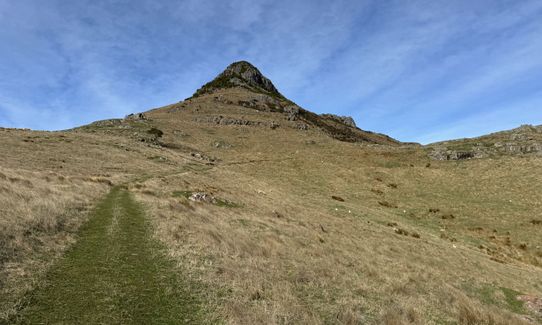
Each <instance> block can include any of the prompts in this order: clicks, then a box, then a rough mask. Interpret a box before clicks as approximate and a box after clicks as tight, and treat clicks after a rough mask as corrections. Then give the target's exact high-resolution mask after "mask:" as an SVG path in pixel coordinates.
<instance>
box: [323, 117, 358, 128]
mask: <svg viewBox="0 0 542 325" xmlns="http://www.w3.org/2000/svg"><path fill="white" fill-rule="evenodd" d="M321 116H322V117H324V118H327V119H331V120H335V121H337V122H340V123H342V124H344V125H347V126H350V127H353V128H357V126H356V122H355V121H354V119H353V118H352V117H351V116H340V115H335V114H322V115H321Z"/></svg>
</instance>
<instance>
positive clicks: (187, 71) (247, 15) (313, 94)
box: [0, 0, 542, 142]
mask: <svg viewBox="0 0 542 325" xmlns="http://www.w3.org/2000/svg"><path fill="white" fill-rule="evenodd" d="M541 34H542V3H540V2H539V1H536V0H526V1H521V2H517V1H497V2H495V1H489V0H482V1H476V2H475V3H473V2H472V1H453V2H450V1H443V0H442V1H427V0H417V1H398V0H392V1H384V2H383V1H370V0H366V1H346V0H340V1H333V2H329V1H321V0H318V1H271V0H261V1H249V0H234V1H227V2H225V1H213V0H198V1H196V0H185V1H180V2H179V1H150V0H138V1H89V0H84V1H77V2H65V1H61V0H52V1H48V2H47V3H43V2H36V1H30V0H20V1H17V2H14V1H12V2H10V1H0V41H1V42H0V53H1V54H0V75H2V78H1V79H0V125H6V126H17V127H32V128H39V129H61V128H67V127H72V126H75V125H78V124H83V123H88V122H91V121H93V120H96V119H103V118H110V117H117V116H122V115H124V114H127V113H129V112H133V111H142V110H145V109H149V108H152V107H157V106H160V105H166V104H168V103H171V102H175V101H178V100H181V99H183V98H185V97H187V96H189V95H190V94H191V93H192V92H193V91H194V90H195V89H197V88H198V87H199V86H200V85H201V84H203V83H204V82H206V81H208V80H209V79H211V78H212V77H214V75H216V74H217V73H218V72H219V71H220V70H221V69H223V68H224V67H225V66H226V65H227V64H229V63H231V62H232V61H234V60H239V59H247V60H249V61H252V62H253V63H255V64H256V65H257V66H258V67H260V68H261V70H262V71H263V72H264V73H266V74H267V75H268V76H269V77H270V78H271V79H272V80H273V81H274V82H275V84H276V85H277V86H278V87H279V89H280V90H281V91H282V92H283V93H284V94H286V95H287V96H289V97H290V98H292V99H293V100H295V101H296V102H298V103H300V104H302V105H303V106H306V107H307V108H309V109H313V110H316V111H318V112H335V113H340V114H350V115H353V116H354V117H355V118H356V119H357V121H358V124H359V125H361V126H362V127H365V128H368V129H373V130H376V131H379V132H385V133H389V134H391V135H392V136H396V137H398V138H400V139H401V140H405V141H422V142H429V141H434V140H441V139H444V138H446V137H461V136H473V135H477V134H481V132H487V131H493V130H495V128H497V127H508V126H510V127H511V126H514V125H510V124H511V123H512V121H513V122H521V123H525V122H532V123H542V117H541V116H540V115H539V114H538V113H536V112H538V111H539V108H537V107H536V105H537V104H538V103H539V101H538V100H537V98H540V97H539V95H540V94H539V92H538V89H537V87H536V85H537V84H540V81H541V80H542V57H541V56H540V53H542V40H541V38H540V37H539V35H541ZM519 107H521V109H519ZM510 112H513V113H510ZM512 114H513V116H514V117H515V118H513V119H511V118H510V116H511V115H512ZM484 116H487V117H489V116H492V119H493V120H494V121H495V122H494V123H492V124H491V125H492V126H494V127H491V126H488V127H484V128H482V127H479V126H478V125H479V124H478V121H480V120H481V119H483V117H484ZM499 121H500V122H499ZM505 121H508V122H509V123H506V122H505Z"/></svg>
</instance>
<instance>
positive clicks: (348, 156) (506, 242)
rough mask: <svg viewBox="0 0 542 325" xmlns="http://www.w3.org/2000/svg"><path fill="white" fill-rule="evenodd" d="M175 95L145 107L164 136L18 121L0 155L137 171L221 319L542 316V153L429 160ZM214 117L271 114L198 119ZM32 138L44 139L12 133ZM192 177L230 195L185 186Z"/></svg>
mask: <svg viewBox="0 0 542 325" xmlns="http://www.w3.org/2000/svg"><path fill="white" fill-rule="evenodd" d="M228 96H230V99H231V100H232V101H234V102H235V101H236V100H245V99H246V98H247V96H250V95H248V94H246V93H244V92H243V91H237V90H236V91H235V92H233V93H232V94H229V95H228ZM185 104H186V105H184V106H185V107H183V104H177V105H172V106H170V107H167V108H165V109H161V110H155V111H153V112H150V113H148V114H147V116H148V117H149V120H148V121H146V122H144V125H145V126H146V127H151V126H152V127H156V128H158V129H160V130H162V131H163V132H164V136H163V138H162V141H163V142H164V143H167V144H169V145H168V147H153V146H148V145H146V144H142V143H137V142H135V140H134V139H131V138H130V137H129V135H130V134H132V133H133V131H134V130H133V129H132V128H131V126H129V125H123V126H122V127H110V128H101V127H96V126H94V127H92V128H89V129H86V130H80V131H78V132H66V134H63V135H64V137H65V138H64V139H68V140H71V142H70V141H68V142H66V141H65V140H63V142H62V143H59V142H58V141H52V140H51V139H52V138H54V137H57V136H58V135H57V134H56V133H55V134H42V133H32V132H27V133H24V132H23V131H17V132H20V133H17V132H15V131H13V132H12V134H10V135H9V136H6V141H7V142H6V143H8V144H7V145H6V146H4V147H3V148H2V147H0V154H1V153H2V152H1V151H2V150H3V152H5V153H9V154H10V155H4V156H2V155H0V163H2V164H5V166H9V167H10V168H15V167H16V166H23V167H24V168H25V169H30V168H31V167H32V166H34V167H37V168H41V169H44V170H53V171H57V170H58V169H57V168H58V164H57V163H58V162H59V161H60V162H61V160H58V159H65V160H66V163H64V164H62V165H63V168H62V169H63V170H65V171H66V172H67V173H68V174H69V175H71V176H72V177H76V176H78V175H79V176H81V177H83V178H84V177H88V176H89V175H100V174H102V175H103V174H106V175H107V176H108V177H107V178H108V179H110V180H112V182H113V183H118V182H120V181H127V180H132V181H131V182H130V184H129V185H128V188H129V189H130V190H131V191H133V192H134V193H136V197H137V198H138V200H140V201H142V202H143V203H145V206H146V207H147V209H148V212H149V215H151V216H152V221H153V225H154V229H155V233H156V237H157V238H158V239H160V240H161V241H163V242H164V243H165V244H166V245H167V246H168V247H169V251H170V254H171V256H172V257H173V258H175V259H176V260H177V261H178V263H179V265H180V267H181V268H182V269H183V270H185V272H183V275H186V276H189V277H191V278H192V279H193V280H196V282H198V281H199V282H201V283H202V284H203V285H204V287H206V288H209V289H208V290H207V292H206V297H204V300H205V301H206V302H207V304H209V305H210V306H211V307H212V308H211V309H213V310H217V313H218V314H219V316H220V317H222V318H223V319H225V321H226V323H229V324H292V323H293V324H454V323H455V324H472V323H476V322H478V323H482V324H484V322H485V323H486V324H508V323H509V324H515V323H517V324H521V323H522V322H523V323H525V322H527V320H521V317H523V318H524V319H532V321H531V323H533V322H540V321H541V320H540V318H536V315H535V314H534V313H533V312H532V311H529V310H528V309H526V308H525V307H523V306H522V305H521V303H518V302H517V301H516V300H514V299H515V296H516V295H518V294H520V293H523V294H529V295H533V296H538V297H540V296H542V282H541V279H542V269H541V268H540V265H541V258H542V250H541V248H540V246H539V245H540V241H539V238H540V231H541V229H542V228H541V226H540V225H539V224H536V223H533V222H532V221H533V220H539V219H540V220H542V215H541V211H542V205H541V204H542V192H541V191H539V190H538V187H539V179H542V175H541V170H542V169H541V167H542V160H541V159H540V158H535V157H532V158H529V157H526V158H518V157H508V158H501V159H497V160H491V159H484V160H473V161H464V162H433V161H429V160H428V158H427V156H426V153H425V152H424V151H423V149H422V148H419V147H416V146H403V147H383V146H372V145H363V144H353V143H342V142H338V141H336V140H333V139H330V138H329V137H327V136H326V135H323V134H322V133H320V132H319V131H317V130H315V129H309V130H306V131H300V130H298V129H296V127H295V123H294V122H292V121H286V120H285V119H284V116H282V115H278V114H277V113H271V112H258V111H255V110H253V109H249V108H242V107H238V106H235V105H231V104H228V103H224V102H220V101H216V100H215V99H214V97H213V96H202V97H200V98H197V99H195V100H193V101H192V102H191V103H185ZM216 115H222V116H228V117H232V118H239V119H244V120H251V121H263V122H270V121H276V122H278V124H280V127H279V128H277V129H271V128H269V127H263V126H262V127H252V126H217V125H214V124H212V123H205V122H201V121H197V120H196V119H197V118H198V117H202V116H204V117H205V116H207V117H212V116H216ZM14 133H15V134H14ZM127 135H128V136H127ZM28 136H37V137H39V139H37V140H36V141H38V142H39V141H41V143H36V142H34V143H27V142H25V143H24V144H21V143H20V140H21V138H24V137H28ZM45 136H48V137H49V138H48V139H45ZM55 139H57V138H55ZM57 140H58V139H57ZM217 143H218V144H219V145H217ZM40 148H46V149H47V150H43V151H41V152H42V153H43V155H41V156H36V155H35V154H34V153H33V151H32V150H34V149H40ZM127 149H128V150H127ZM194 152H197V153H201V154H203V155H204V156H206V157H216V158H217V161H216V162H215V163H214V164H209V162H208V161H206V160H205V159H199V158H198V157H197V156H192V155H191V153H194ZM57 157H64V158H57ZM154 157H162V158H163V159H162V158H160V159H154ZM50 159H56V160H50ZM51 161H54V162H53V163H52V162H51ZM134 180H135V181H134ZM66 189H68V188H66ZM59 190H60V189H59ZM200 191H201V192H207V193H211V194H212V195H214V196H215V197H217V198H220V199H223V200H224V202H229V203H231V204H225V205H223V206H220V205H218V204H208V203H197V202H192V201H190V200H188V199H186V197H185V195H184V194H183V193H187V192H200ZM79 193H86V192H79ZM332 196H337V197H340V198H342V199H344V201H343V202H341V201H338V200H336V199H333V198H332ZM11 197H12V200H14V201H13V202H15V203H14V204H15V205H20V202H22V201H18V200H19V199H16V196H13V195H11ZM379 202H387V203H388V204H381V203H379ZM10 209H12V208H10ZM13 209H15V207H14V208H13ZM518 315H519V316H518ZM214 316H216V315H213V316H211V317H210V318H209V319H213V317H214Z"/></svg>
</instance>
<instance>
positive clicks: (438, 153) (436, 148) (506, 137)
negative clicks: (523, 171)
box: [426, 125, 542, 160]
mask: <svg viewBox="0 0 542 325" xmlns="http://www.w3.org/2000/svg"><path fill="white" fill-rule="evenodd" d="M426 148H427V149H428V151H429V156H430V157H431V158H433V159H436V160H462V159H472V158H488V157H499V156H512V155H518V156H524V155H538V156H541V155H542V125H539V126H533V125H522V126H520V127H518V128H516V129H513V130H508V131H501V132H496V133H492V134H488V135H484V136H481V137H477V138H471V139H459V140H451V141H443V142H437V143H433V144H430V145H428V146H427V147H426Z"/></svg>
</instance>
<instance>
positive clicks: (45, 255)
mask: <svg viewBox="0 0 542 325" xmlns="http://www.w3.org/2000/svg"><path fill="white" fill-rule="evenodd" d="M106 184H107V181H106V180H105V179H103V178H98V177H96V178H88V179H82V178H73V177H69V176H64V175H62V174H60V173H56V172H28V171H18V170H12V169H7V168H2V167H0V288H1V289H0V297H1V298H0V306H2V307H1V309H0V320H1V319H6V318H7V316H8V315H9V314H11V313H13V312H14V311H15V310H16V308H17V307H18V304H19V303H20V299H21V298H22V296H23V295H24V294H25V293H26V292H27V291H28V290H30V289H31V288H32V287H33V286H34V284H35V281H36V280H37V276H38V275H39V274H41V273H42V272H43V270H44V269H46V267H47V266H48V265H49V264H50V261H51V258H53V257H55V256H58V254H60V253H61V252H62V251H63V249H64V248H65V247H66V245H67V244H69V243H70V242H72V241H73V237H74V236H73V235H74V231H75V230H77V228H78V227H79V225H80V224H81V223H82V222H83V221H84V220H85V215H86V212H87V211H88V209H89V208H90V207H91V204H92V203H93V201H94V200H95V199H96V198H97V197H99V196H100V195H102V194H103V193H105V191H106V189H107V188H108V186H107V185H106Z"/></svg>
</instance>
